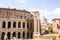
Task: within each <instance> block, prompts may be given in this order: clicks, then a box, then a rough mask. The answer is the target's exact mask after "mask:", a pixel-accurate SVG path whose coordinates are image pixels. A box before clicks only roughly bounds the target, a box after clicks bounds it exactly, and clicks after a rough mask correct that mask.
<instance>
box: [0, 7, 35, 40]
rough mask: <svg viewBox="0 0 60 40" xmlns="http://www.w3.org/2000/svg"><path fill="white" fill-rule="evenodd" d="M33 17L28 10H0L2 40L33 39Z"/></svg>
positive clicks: (0, 38) (0, 34)
mask: <svg viewBox="0 0 60 40" xmlns="http://www.w3.org/2000/svg"><path fill="white" fill-rule="evenodd" d="M33 27H34V23H33V15H32V14H31V13H30V12H28V11H26V10H18V9H10V8H0V40H4V38H5V35H6V39H7V40H8V39H13V37H15V38H17V39H20V38H22V39H32V36H33Z"/></svg>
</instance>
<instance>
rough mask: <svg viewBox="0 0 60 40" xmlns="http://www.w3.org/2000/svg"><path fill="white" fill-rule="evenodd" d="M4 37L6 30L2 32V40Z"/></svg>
mask: <svg viewBox="0 0 60 40" xmlns="http://www.w3.org/2000/svg"><path fill="white" fill-rule="evenodd" d="M4 37H5V32H2V35H1V40H4Z"/></svg>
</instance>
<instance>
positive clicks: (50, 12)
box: [40, 8, 60, 15]
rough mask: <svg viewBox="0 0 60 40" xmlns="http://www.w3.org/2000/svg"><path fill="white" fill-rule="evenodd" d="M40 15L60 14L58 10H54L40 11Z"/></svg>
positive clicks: (59, 9)
mask: <svg viewBox="0 0 60 40" xmlns="http://www.w3.org/2000/svg"><path fill="white" fill-rule="evenodd" d="M40 13H41V14H43V15H44V14H46V15H50V14H60V8H56V9H54V10H53V11H48V10H40Z"/></svg>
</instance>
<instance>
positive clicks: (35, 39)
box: [33, 11, 40, 40]
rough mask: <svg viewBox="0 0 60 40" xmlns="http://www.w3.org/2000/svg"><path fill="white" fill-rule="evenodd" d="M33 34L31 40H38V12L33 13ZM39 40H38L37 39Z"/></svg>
mask: <svg viewBox="0 0 60 40" xmlns="http://www.w3.org/2000/svg"><path fill="white" fill-rule="evenodd" d="M33 13H34V34H33V40H38V39H39V36H40V32H39V30H40V28H39V11H34V12H33ZM39 40H40V39H39Z"/></svg>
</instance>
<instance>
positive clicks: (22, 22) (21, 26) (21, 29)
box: [21, 22, 23, 38]
mask: <svg viewBox="0 0 60 40" xmlns="http://www.w3.org/2000/svg"><path fill="white" fill-rule="evenodd" d="M22 26H23V22H21V38H23V37H22V36H23V30H22V29H23V27H22Z"/></svg>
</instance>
